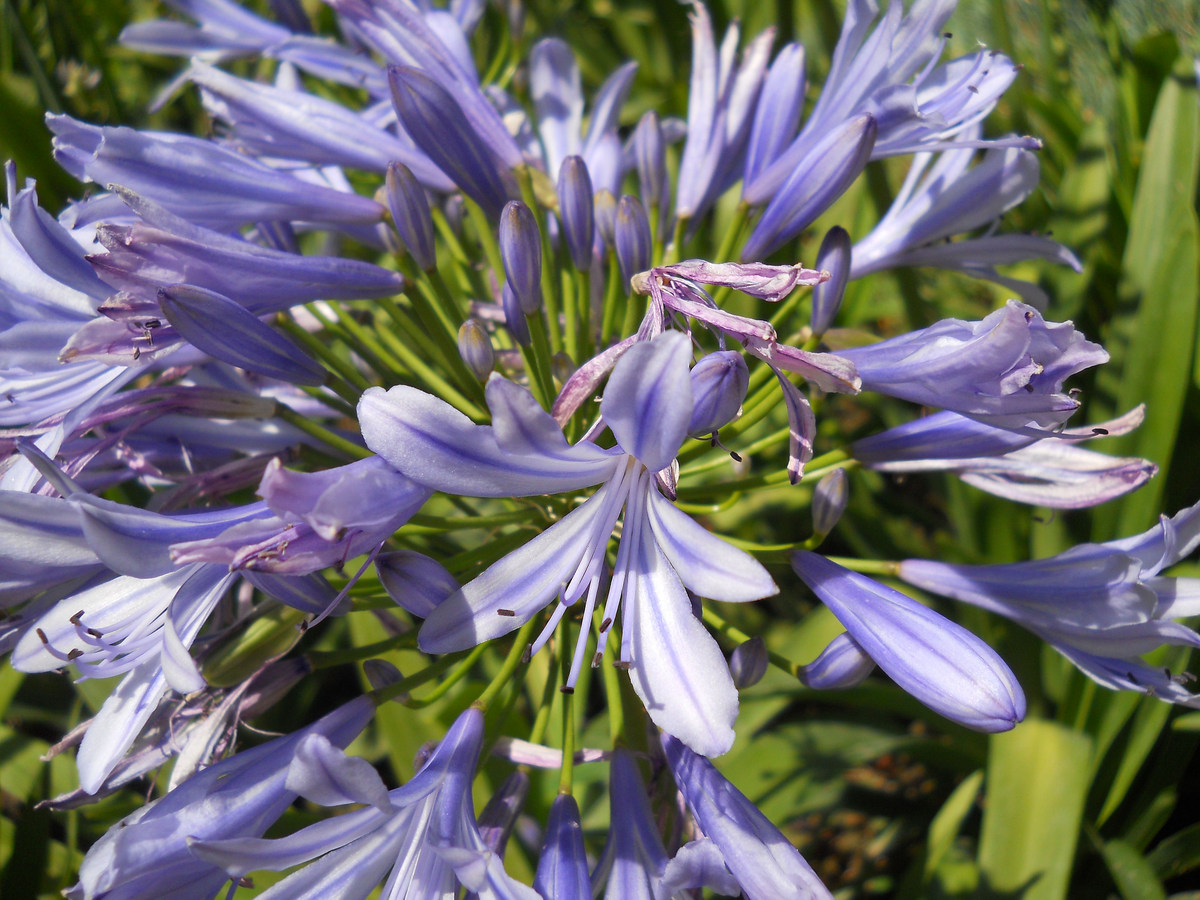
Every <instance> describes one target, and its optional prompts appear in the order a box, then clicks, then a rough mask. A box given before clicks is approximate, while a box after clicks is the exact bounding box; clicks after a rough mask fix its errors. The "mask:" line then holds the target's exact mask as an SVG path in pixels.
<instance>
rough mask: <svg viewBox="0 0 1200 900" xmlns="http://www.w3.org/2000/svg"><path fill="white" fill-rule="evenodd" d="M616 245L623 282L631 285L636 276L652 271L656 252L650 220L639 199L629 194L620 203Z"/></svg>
mask: <svg viewBox="0 0 1200 900" xmlns="http://www.w3.org/2000/svg"><path fill="white" fill-rule="evenodd" d="M613 241H614V243H615V244H616V248H617V263H618V264H619V265H620V267H621V282H622V283H623V284H629V279H631V278H632V277H633V276H634V275H636V274H637V273H638V272H644V271H646V270H647V269H649V268H650V255H651V253H652V251H653V246H652V243H651V237H650V220H649V219H648V218H647V217H646V208H645V207H644V206H642V201H641V200H639V199H638V198H637V197H634V196H632V195H630V194H626V195H625V196H624V197H622V198H621V199H620V201H619V202H618V203H617V221H616V225H615V227H614V231H613Z"/></svg>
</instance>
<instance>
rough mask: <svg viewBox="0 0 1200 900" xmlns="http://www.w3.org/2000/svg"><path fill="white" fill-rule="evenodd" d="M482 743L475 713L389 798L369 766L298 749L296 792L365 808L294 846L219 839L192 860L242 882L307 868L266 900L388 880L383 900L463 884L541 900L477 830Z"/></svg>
mask: <svg viewBox="0 0 1200 900" xmlns="http://www.w3.org/2000/svg"><path fill="white" fill-rule="evenodd" d="M482 741H483V713H482V712H480V711H479V710H478V709H474V708H472V709H468V710H467V711H466V712H464V713H463V714H462V715H460V716H459V717H458V719H457V720H456V721H455V723H454V725H452V726H451V727H450V730H449V731H448V732H447V733H446V736H445V737H444V738H443V739H442V741H441V742H440V743H439V744H438V747H437V749H436V750H435V751H434V752H433V754H432V755H431V756H430V757H429V759H428V761H427V762H426V763H425V765H424V766H423V767H422V768H421V770H420V771H419V772H417V774H416V775H415V776H414V777H413V779H412V780H411V781H409V782H408V783H407V784H406V785H404V786H403V787H400V788H396V789H395V790H392V791H388V789H387V787H386V786H385V785H384V783H383V780H382V779H381V778H380V777H379V775H378V774H377V773H376V772H375V770H374V769H373V768H371V766H370V764H369V763H367V761H366V760H364V759H361V758H356V757H349V756H347V755H346V754H345V753H342V752H341V751H340V750H339V749H338V748H337V747H336V746H335V745H334V744H333V743H332V742H331V741H328V740H323V739H322V738H320V737H319V736H314V737H312V738H309V739H307V740H305V741H304V742H303V743H301V744H300V745H299V746H298V747H297V750H296V756H295V760H294V761H293V763H292V765H291V766H290V768H288V769H287V774H286V782H285V783H286V784H287V786H288V788H289V789H290V790H292V791H294V792H295V793H297V794H299V795H300V796H302V797H304V798H306V799H308V800H311V801H312V802H314V803H319V804H322V805H324V806H341V805H345V804H349V803H359V804H362V808H361V809H358V810H356V811H354V812H349V813H346V814H345V815H341V816H336V817H334V818H331V819H327V820H324V821H321V822H318V823H317V824H315V825H310V826H309V827H307V828H304V829H301V830H300V831H298V832H296V833H295V834H292V835H290V836H288V837H284V838H276V839H258V838H239V837H237V836H234V835H230V836H229V837H224V836H221V835H219V834H214V835H212V837H209V838H208V839H205V840H196V841H192V842H191V844H190V846H191V849H192V852H193V853H194V854H195V855H196V856H197V857H199V858H200V859H203V860H205V861H207V862H210V863H213V864H215V865H219V866H221V867H223V868H224V869H225V870H226V871H227V872H229V873H230V875H233V876H234V877H238V876H241V875H244V874H246V873H248V872H253V871H255V870H257V869H271V870H275V871H281V870H283V869H287V868H291V867H292V866H295V865H298V864H301V863H306V865H303V866H302V867H301V868H299V869H298V870H296V871H295V872H293V873H292V874H290V875H288V876H287V877H286V878H284V879H283V880H282V881H280V882H278V883H277V884H275V885H274V886H272V887H271V888H270V889H268V890H267V891H265V892H264V893H263V894H262V895H261V896H263V897H265V898H271V900H275V898H287V900H298V898H310V897H311V898H318V897H338V898H339V900H355V898H365V897H367V896H368V895H369V894H370V893H371V892H372V891H373V890H375V888H376V887H378V886H379V884H380V882H382V881H384V879H385V878H386V883H385V884H384V885H383V896H385V897H392V898H397V900H400V898H412V900H425V898H446V900H450V898H453V897H456V896H458V886H459V884H460V883H461V884H463V885H464V886H466V887H467V888H468V889H470V890H472V891H475V892H476V893H477V894H478V895H479V896H480V898H481V900H492V898H495V900H535V898H537V894H536V893H535V892H534V891H532V890H531V889H529V888H528V887H525V886H523V885H521V884H519V883H518V882H516V881H513V880H512V879H511V878H509V876H508V875H507V874H505V872H504V868H503V864H502V862H501V861H500V859H499V858H498V857H497V856H496V855H495V854H494V853H492V852H491V850H490V849H488V848H487V847H486V846H485V844H484V842H483V838H482V837H481V836H480V833H479V829H478V826H477V825H476V824H475V817H474V814H473V812H472V805H471V782H472V780H473V779H474V775H475V765H476V762H477V761H478V758H479V749H480V745H481V743H482Z"/></svg>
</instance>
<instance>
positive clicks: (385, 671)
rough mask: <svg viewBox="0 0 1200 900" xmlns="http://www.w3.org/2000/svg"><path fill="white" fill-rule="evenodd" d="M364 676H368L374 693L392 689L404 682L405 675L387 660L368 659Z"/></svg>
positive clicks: (364, 666)
mask: <svg viewBox="0 0 1200 900" xmlns="http://www.w3.org/2000/svg"><path fill="white" fill-rule="evenodd" d="M363 674H365V675H366V676H367V683H368V684H370V685H371V690H374V691H377V690H379V689H380V688H385V687H391V686H392V685H393V684H398V683H399V682H401V681H403V680H404V673H403V672H401V671H400V670H399V669H397V668H396V667H395V666H394V665H392V664H391V663H390V662H388V661H387V660H386V659H368V660H367V661H366V662H364V663H363Z"/></svg>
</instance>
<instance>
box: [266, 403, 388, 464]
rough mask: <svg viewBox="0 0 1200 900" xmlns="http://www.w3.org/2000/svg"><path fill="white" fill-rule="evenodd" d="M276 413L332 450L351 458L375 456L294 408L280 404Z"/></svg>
mask: <svg viewBox="0 0 1200 900" xmlns="http://www.w3.org/2000/svg"><path fill="white" fill-rule="evenodd" d="M275 415H276V416H277V417H279V418H280V419H283V421H285V422H287V423H288V424H289V425H294V426H295V427H296V428H299V429H300V430H301V431H303V432H304V433H305V434H307V435H308V436H309V437H312V438H315V439H316V440H318V441H320V442H321V443H322V444H324V445H325V446H326V447H328V448H330V449H331V450H335V451H337V452H338V453H340V454H342V455H344V456H349V457H350V458H351V459H366V458H367V457H368V456H374V455H375V454H373V453H372V452H371V451H370V450H368V449H367V448H366V447H364V446H362V445H361V444H356V443H354V441H350V440H347V439H346V438H344V437H342V436H341V435H340V434H334V433H333V432H332V431H330V430H329V429H327V428H325V427H324V426H323V425H320V424H318V423H316V422H314V421H313V420H312V419H309V418H308V417H307V416H302V415H300V413H298V412H296V411H295V410H293V409H289V408H288V407H286V406H283V405H282V404H280V405H279V406H277V407H276V408H275Z"/></svg>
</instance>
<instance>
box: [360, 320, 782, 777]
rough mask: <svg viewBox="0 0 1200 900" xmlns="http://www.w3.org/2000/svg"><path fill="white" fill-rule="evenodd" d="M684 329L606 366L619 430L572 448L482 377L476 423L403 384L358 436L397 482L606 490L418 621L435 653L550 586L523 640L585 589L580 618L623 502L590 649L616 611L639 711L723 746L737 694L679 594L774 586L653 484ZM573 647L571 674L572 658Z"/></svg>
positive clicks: (667, 459)
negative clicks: (486, 416) (482, 421)
mask: <svg viewBox="0 0 1200 900" xmlns="http://www.w3.org/2000/svg"><path fill="white" fill-rule="evenodd" d="M690 356H691V347H690V343H689V341H688V339H687V338H686V336H684V335H682V334H679V333H677V332H670V333H667V334H663V335H661V336H660V337H658V338H656V339H655V340H653V341H646V342H642V343H639V344H636V345H635V346H633V347H632V348H630V349H629V350H628V351H627V352H626V353H625V355H624V356H623V357H622V358H621V360H620V362H618V363H617V365H616V367H615V368H614V369H613V373H612V375H611V376H610V378H609V381H608V387H607V388H606V390H605V392H604V398H603V401H602V403H601V414H602V415H603V417H604V421H605V422H606V423H607V425H608V427H609V428H610V429H611V430H612V432H613V435H614V437H615V438H616V440H617V446H616V447H613V448H611V449H603V448H601V447H599V446H597V445H595V444H592V443H589V442H581V443H578V444H575V445H574V446H570V445H568V444H567V442H566V439H565V438H564V437H563V435H562V432H561V430H560V429H559V427H558V425H557V424H555V422H554V420H553V419H552V418H551V417H550V415H549V414H548V413H546V412H545V411H544V410H543V409H541V408H540V407H539V406H538V405H537V402H536V401H535V400H534V399H533V397H532V395H531V394H530V393H529V392H528V391H527V390H525V389H524V388H521V387H518V386H517V385H515V384H513V383H512V382H509V381H506V380H504V379H503V378H500V377H498V376H493V377H492V379H491V380H490V381H489V382H488V386H487V398H488V405H489V408H490V409H491V411H492V425H491V426H481V425H474V424H472V423H471V422H470V420H468V419H467V418H466V417H465V416H463V415H462V414H461V413H459V412H457V411H456V410H454V409H453V408H452V407H450V406H449V405H448V404H446V403H445V402H444V401H441V400H438V399H436V398H434V397H431V396H430V395H428V394H425V393H423V392H421V391H418V390H415V389H413V388H409V387H395V388H392V389H391V390H389V391H386V392H385V391H383V390H382V389H378V388H373V389H371V390H369V391H367V392H366V393H365V394H364V395H363V399H362V401H361V402H360V404H359V421H360V424H361V426H362V431H363V437H364V439H365V440H366V442H367V446H369V447H370V448H371V449H372V450H374V451H375V452H376V453H378V454H379V455H380V456H382V457H383V458H384V459H385V460H387V461H388V462H389V463H390V464H391V465H393V466H395V467H396V468H397V469H399V471H401V472H402V473H404V474H405V475H406V476H407V477H409V478H411V479H412V480H413V481H416V482H417V483H418V484H423V485H425V486H427V487H429V488H432V489H435V490H442V491H446V492H449V493H456V494H465V495H468V496H484V497H489V496H490V497H497V496H514V495H527V496H528V495H534V494H544V493H557V492H562V491H570V490H578V489H579V488H582V487H586V486H589V485H593V484H600V485H601V488H600V489H599V490H598V491H597V492H596V493H595V494H594V495H593V496H592V497H591V498H589V499H588V500H587V501H586V502H585V503H583V504H582V505H581V506H580V507H578V508H577V509H575V510H574V511H572V512H571V513H569V514H568V515H566V516H565V517H564V518H563V519H562V520H561V521H559V522H557V523H555V524H554V525H553V526H551V527H550V528H549V529H547V530H546V531H545V532H544V533H542V534H541V535H539V536H538V537H537V538H535V539H533V540H532V541H530V542H529V543H528V544H526V545H525V546H524V547H522V548H521V549H519V550H516V551H513V552H512V553H510V554H508V555H507V556H505V557H504V558H502V559H501V560H500V561H499V562H497V563H495V564H494V565H492V566H491V567H490V568H489V569H487V571H485V572H484V573H483V574H482V575H480V576H478V577H477V578H475V579H474V580H473V581H471V582H469V583H468V584H466V585H465V586H464V587H463V588H462V589H461V590H460V591H458V592H457V593H455V594H453V595H451V596H450V597H449V598H447V599H446V600H445V601H444V602H443V603H441V604H440V605H439V606H438V607H437V609H436V610H434V611H433V612H432V613H431V614H430V616H429V617H428V618H427V619H426V620H425V624H424V625H423V626H422V628H421V631H420V636H419V640H420V645H421V648H422V649H424V650H426V651H428V652H435V653H445V652H450V651H453V650H461V649H466V648H468V647H472V646H474V645H476V644H478V643H481V642H483V641H485V640H489V639H491V638H494V637H499V636H500V635H503V634H506V633H508V632H510V631H512V630H513V629H515V628H518V627H520V626H521V625H522V624H523V623H524V622H526V621H528V620H529V619H530V618H531V617H533V616H534V615H535V614H536V613H537V612H538V611H539V610H540V609H541V608H542V607H543V606H545V605H546V603H547V602H549V601H550V600H551V599H552V598H554V597H555V596H556V595H560V597H561V599H560V602H559V603H558V604H557V605H556V606H555V609H554V613H553V614H552V616H551V619H550V622H549V624H548V625H547V627H546V628H545V629H544V630H543V632H542V635H541V636H540V637H539V639H538V640H537V641H536V642H535V645H534V649H537V648H538V647H540V646H541V645H542V644H543V643H544V642H545V641H546V640H547V639H548V638H549V635H550V633H551V632H552V630H553V627H554V626H555V625H556V624H557V623H558V621H559V619H560V618H561V617H562V616H563V614H564V613H565V612H566V611H567V610H568V609H570V608H571V607H572V606H573V605H574V604H575V602H576V601H577V600H579V599H580V598H581V597H583V596H584V595H585V594H586V602H585V604H584V610H583V619H584V621H585V622H589V621H591V617H592V612H593V611H594V610H595V609H596V602H597V599H598V597H599V593H600V584H601V577H602V574H603V569H604V565H605V555H606V550H607V547H608V541H609V538H610V536H611V535H612V533H613V529H614V528H615V526H616V523H617V520H618V518H619V517H620V515H621V511H622V509H624V510H625V518H624V526H623V530H622V540H621V544H620V548H619V550H618V553H617V559H616V563H615V565H614V566H613V572H612V582H611V585H610V587H609V590H608V595H607V599H606V601H605V605H604V610H603V614H602V624H601V628H600V634H599V650H598V654H599V653H600V652H603V647H604V643H605V641H606V639H607V636H608V633H609V631H610V630H611V628H612V626H613V625H614V624H615V622H616V613H617V610H618V608H620V609H621V611H622V614H623V616H624V619H623V629H622V641H621V650H620V660H621V662H622V664H623V665H627V666H628V669H629V673H630V676H631V679H632V682H633V686H634V689H635V690H636V691H637V693H638V695H639V696H640V697H641V698H642V701H643V702H644V703H645V705H646V708H647V710H648V711H649V713H650V717H651V718H652V719H653V720H654V721H655V722H656V723H657V724H659V725H662V726H664V727H671V728H672V730H673V731H674V733H676V734H678V735H679V736H680V739H681V740H685V741H687V742H688V744H689V745H690V746H693V747H695V748H697V749H698V750H699V751H701V752H704V753H709V754H712V755H717V754H720V753H723V752H724V751H725V750H727V749H729V746H730V744H731V743H732V740H733V730H732V724H733V720H734V717H735V715H736V711H737V692H736V690H735V689H734V687H733V682H732V680H731V679H730V676H729V670H728V668H727V666H726V663H725V660H724V657H723V656H722V655H721V653H720V650H719V649H718V647H717V645H716V643H715V642H714V641H713V640H712V638H711V637H709V635H708V633H707V632H706V631H705V629H704V627H703V625H701V623H700V622H699V621H698V620H697V619H696V617H695V615H694V614H693V612H692V607H691V603H690V601H689V599H688V595H687V593H686V591H685V590H684V589H685V588H687V589H688V590H691V591H692V592H694V593H696V594H698V595H700V596H702V597H708V598H710V599H714V600H725V601H733V602H742V601H748V600H757V599H759V598H762V597H766V596H768V595H770V594H773V593H775V592H776V590H777V589H776V587H775V584H774V582H772V581H771V578H770V576H769V575H768V574H767V572H766V570H765V569H763V567H762V566H761V565H760V564H759V563H758V562H756V561H755V560H754V559H753V558H752V557H750V556H749V555H748V554H746V553H744V552H742V551H740V550H736V549H734V548H733V547H731V546H730V545H728V544H726V543H725V542H724V541H722V540H720V539H719V538H716V537H714V536H713V535H712V534H710V533H709V532H708V531H706V530H705V529H704V528H703V527H701V526H700V525H698V524H697V523H695V522H694V521H692V520H691V519H690V518H689V517H688V516H686V515H684V514H683V513H681V512H680V511H679V510H678V509H677V508H676V507H675V506H674V505H673V504H671V503H670V502H669V501H668V500H667V499H666V498H665V497H664V496H663V495H662V493H661V492H660V491H659V489H658V488H657V487H656V482H655V475H656V473H658V472H659V471H661V470H662V469H664V468H666V467H667V466H669V465H670V464H671V461H672V460H673V459H674V457H675V454H676V453H677V452H678V450H679V448H680V446H682V444H683V441H684V439H685V436H686V434H687V427H688V423H689V421H690V420H691V417H692V388H691V381H690V378H689V373H688V362H689V359H690ZM586 636H587V630H586V629H584V630H583V631H582V633H581V635H580V638H579V640H578V642H577V644H576V649H575V658H574V661H573V664H572V671H571V675H570V678H569V681H568V683H569V684H573V683H574V679H575V677H576V675H577V674H578V672H579V669H580V667H581V665H582V663H583V654H584V648H585V642H586Z"/></svg>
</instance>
